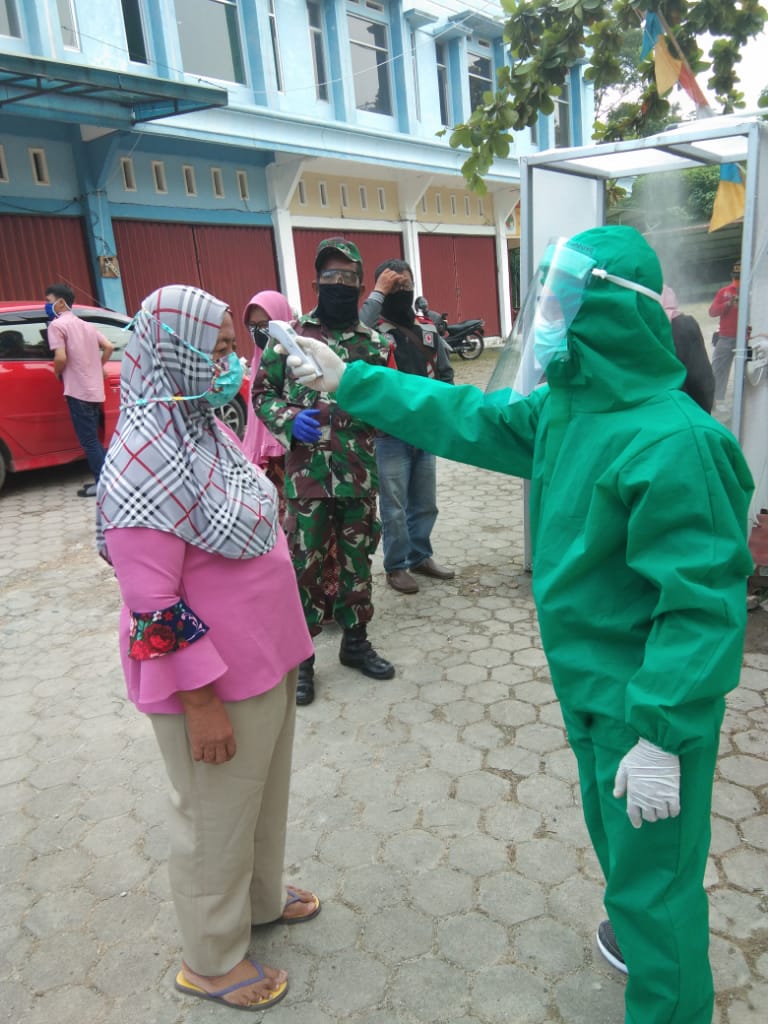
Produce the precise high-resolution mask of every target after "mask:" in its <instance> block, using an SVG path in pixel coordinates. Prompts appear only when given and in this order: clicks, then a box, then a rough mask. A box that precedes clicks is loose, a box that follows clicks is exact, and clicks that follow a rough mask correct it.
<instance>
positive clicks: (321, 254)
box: [315, 238, 363, 277]
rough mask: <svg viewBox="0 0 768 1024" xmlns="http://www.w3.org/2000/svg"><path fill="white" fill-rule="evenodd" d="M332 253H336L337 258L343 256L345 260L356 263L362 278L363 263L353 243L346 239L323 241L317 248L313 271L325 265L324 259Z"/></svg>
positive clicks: (325, 239)
mask: <svg viewBox="0 0 768 1024" xmlns="http://www.w3.org/2000/svg"><path fill="white" fill-rule="evenodd" d="M334 253H337V254H338V255H339V256H343V257H344V259H345V260H351V261H352V263H356V264H357V267H358V272H359V274H360V277H362V276H363V261H362V260H361V258H360V250H359V249H358V248H357V246H356V245H355V243H354V242H350V241H349V240H348V239H346V238H324V239H323V241H322V242H321V243H320V245H318V247H317V255H316V256H315V270H319V269H320V268H321V267H322V265H323V264H324V263H325V261H326V259H327V258H328V257H329V256H332V255H333V254H334Z"/></svg>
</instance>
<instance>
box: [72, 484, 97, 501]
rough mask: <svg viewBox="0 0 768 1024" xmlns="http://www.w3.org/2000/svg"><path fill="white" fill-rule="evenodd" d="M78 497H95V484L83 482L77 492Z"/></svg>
mask: <svg viewBox="0 0 768 1024" xmlns="http://www.w3.org/2000/svg"><path fill="white" fill-rule="evenodd" d="M77 496H78V498H95V497H96V484H85V486H84V487H81V488H80V490H79V491H78V492H77Z"/></svg>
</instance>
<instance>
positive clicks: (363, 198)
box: [360, 185, 368, 210]
mask: <svg viewBox="0 0 768 1024" xmlns="http://www.w3.org/2000/svg"><path fill="white" fill-rule="evenodd" d="M360 209H361V210H367V209H368V189H367V188H366V187H365V185H361V186H360Z"/></svg>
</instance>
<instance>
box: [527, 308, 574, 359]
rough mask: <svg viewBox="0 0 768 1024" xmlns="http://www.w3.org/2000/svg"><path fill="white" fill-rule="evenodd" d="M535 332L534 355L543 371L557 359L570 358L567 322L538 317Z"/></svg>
mask: <svg viewBox="0 0 768 1024" xmlns="http://www.w3.org/2000/svg"><path fill="white" fill-rule="evenodd" d="M533 332H534V333H533V354H534V356H535V357H536V361H537V363H538V364H539V366H540V367H541V368H542V370H546V368H547V367H548V366H549V364H550V363H551V362H552V360H553V359H555V358H558V357H559V358H560V359H567V358H568V325H567V324H566V322H565V320H545V319H544V318H543V317H537V318H536V320H535V322H534V327H533Z"/></svg>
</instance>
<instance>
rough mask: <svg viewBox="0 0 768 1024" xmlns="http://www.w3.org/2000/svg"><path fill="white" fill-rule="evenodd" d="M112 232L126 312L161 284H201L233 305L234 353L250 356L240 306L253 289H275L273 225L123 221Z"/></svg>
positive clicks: (247, 335) (136, 306) (250, 347)
mask: <svg viewBox="0 0 768 1024" xmlns="http://www.w3.org/2000/svg"><path fill="white" fill-rule="evenodd" d="M114 232H115V242H116V245H117V254H118V257H119V260H120V273H121V276H122V279H123V289H124V292H125V301H126V307H127V308H128V310H129V311H131V312H134V311H135V310H136V309H138V307H139V305H140V304H141V301H142V300H143V299H144V298H146V296H147V295H149V294H150V293H151V292H153V291H154V290H155V289H156V288H159V287H160V286H161V285H163V284H191V285H194V286H196V287H198V288H204V289H205V290H206V291H208V292H210V293H211V294H212V295H215V296H216V297H217V298H220V299H222V300H223V301H224V302H226V303H227V305H229V306H230V307H231V309H232V315H233V318H234V321H235V333H236V335H237V350H238V353H239V354H240V355H244V356H246V357H250V355H251V354H252V353H253V342H252V340H251V336H250V334H249V333H248V331H247V330H246V329H245V327H244V326H243V322H242V312H243V307H244V306H245V303H246V302H247V301H248V299H249V298H250V297H251V295H253V293H254V292H257V291H265V290H267V289H269V290H273V289H277V288H278V283H277V270H276V266H275V254H274V245H273V241H272V230H271V228H256V227H247V228H240V227H214V226H212V225H206V224H163V223H158V222H150V221H130V220H123V221H115V222H114Z"/></svg>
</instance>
